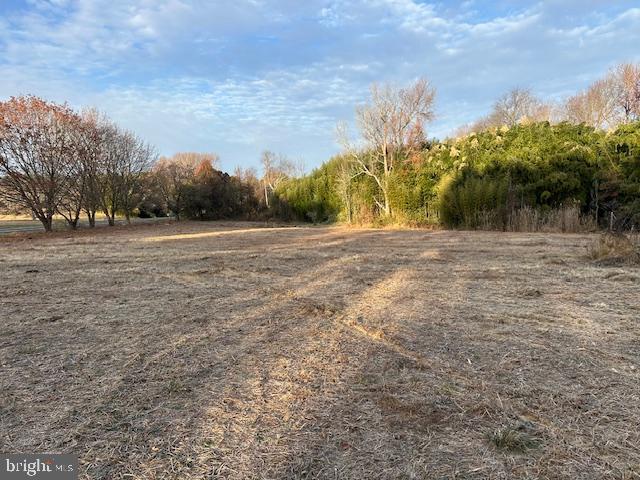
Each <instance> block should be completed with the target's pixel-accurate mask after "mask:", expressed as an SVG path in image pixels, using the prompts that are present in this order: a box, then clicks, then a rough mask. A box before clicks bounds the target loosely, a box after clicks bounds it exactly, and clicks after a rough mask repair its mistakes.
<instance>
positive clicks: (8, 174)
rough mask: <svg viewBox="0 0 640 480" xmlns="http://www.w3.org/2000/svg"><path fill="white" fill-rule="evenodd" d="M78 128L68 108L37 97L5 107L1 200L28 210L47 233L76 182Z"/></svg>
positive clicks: (1, 113)
mask: <svg viewBox="0 0 640 480" xmlns="http://www.w3.org/2000/svg"><path fill="white" fill-rule="evenodd" d="M79 125H80V118H79V117H78V115H76V114H75V113H74V112H73V111H72V110H71V109H70V108H69V107H67V106H66V105H58V104H55V103H50V102H47V101H45V100H42V99H40V98H38V97H33V96H26V97H17V98H16V97H12V98H11V99H10V100H8V101H6V102H0V176H1V177H2V183H3V188H2V189H1V190H0V195H2V196H3V197H4V199H5V200H7V201H8V202H9V203H13V204H16V205H20V206H22V207H24V208H26V209H29V210H30V211H31V212H32V213H33V215H34V216H35V217H36V218H37V219H38V220H40V222H41V223H42V225H43V226H44V229H45V230H46V231H51V229H52V223H53V216H54V214H55V213H56V212H57V211H59V209H60V207H61V205H62V202H63V200H64V199H65V198H66V197H68V196H69V195H70V191H71V184H72V183H73V182H74V181H75V175H76V174H77V165H78V162H79V158H80V156H81V149H80V146H79V143H78V140H77V136H76V135H75V134H74V132H75V131H76V129H77V128H79Z"/></svg>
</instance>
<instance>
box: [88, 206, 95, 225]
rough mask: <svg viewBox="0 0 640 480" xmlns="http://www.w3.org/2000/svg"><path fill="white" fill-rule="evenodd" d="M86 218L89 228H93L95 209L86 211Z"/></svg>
mask: <svg viewBox="0 0 640 480" xmlns="http://www.w3.org/2000/svg"><path fill="white" fill-rule="evenodd" d="M87 220H89V228H95V226H96V212H95V210H89V211H87Z"/></svg>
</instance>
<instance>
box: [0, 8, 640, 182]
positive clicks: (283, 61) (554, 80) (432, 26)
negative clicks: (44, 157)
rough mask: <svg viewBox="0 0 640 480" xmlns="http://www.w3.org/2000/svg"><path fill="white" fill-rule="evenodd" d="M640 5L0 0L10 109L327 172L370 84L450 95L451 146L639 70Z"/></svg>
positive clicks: (441, 130) (4, 93) (225, 160)
mask: <svg viewBox="0 0 640 480" xmlns="http://www.w3.org/2000/svg"><path fill="white" fill-rule="evenodd" d="M639 46H640V2H638V1H637V0H636V1H631V0H629V1H625V0H620V1H601V0H580V1H578V0H548V1H538V2H535V1H528V0H523V1H506V0H503V1H500V0H498V1H485V0H482V1H481V0H476V1H473V0H470V1H464V2H446V1H440V2H427V1H419V0H323V1H316V0H20V1H18V0H0V52H1V55H0V97H2V98H6V97H8V96H11V95H18V94H25V93H32V94H36V95H40V96H43V97H45V98H48V99H51V100H55V101H68V102H69V103H70V104H71V105H72V106H74V107H82V106H95V107H97V108H99V109H100V110H103V111H105V112H106V113H108V114H109V115H110V116H111V117H112V118H113V119H114V120H116V121H117V122H118V123H120V124H121V125H123V126H125V127H127V128H130V129H133V130H135V131H136V132H137V133H138V134H140V135H141V136H142V137H144V138H145V139H147V140H148V141H149V142H151V143H152V144H154V145H155V146H156V147H157V149H158V151H159V152H160V153H161V154H171V153H173V152H176V151H185V150H194V151H215V152H217V153H219V154H220V155H221V157H222V165H223V167H224V168H225V169H228V170H231V169H232V168H233V167H234V166H235V165H243V166H251V165H257V164H258V161H259V156H260V152H261V151H262V150H264V149H271V150H275V151H278V152H282V153H284V154H287V155H288V156H290V157H291V158H293V159H298V160H303V161H304V162H305V164H306V165H307V167H308V168H311V167H314V166H317V165H318V164H320V163H321V162H322V161H323V160H326V159H327V158H328V157H329V156H331V155H332V154H333V153H336V152H337V151H338V146H337V145H336V143H335V137H334V127H335V125H336V123H337V122H339V121H342V120H347V121H350V120H352V119H353V111H354V107H355V105H357V104H359V103H362V102H363V101H364V100H365V99H366V97H367V95H368V86H369V84H370V83H371V82H374V81H379V82H391V83H395V84H398V85H401V84H406V83H408V82H410V81H412V80H414V79H415V78H417V77H419V76H426V77H427V78H429V79H430V80H431V81H432V83H433V84H434V86H435V87H436V88H437V91H438V94H437V104H436V112H437V119H436V121H434V123H433V124H432V125H431V126H430V129H429V135H430V136H438V137H443V136H445V135H447V134H449V133H451V132H452V131H454V130H455V128H456V127H457V126H459V125H461V124H464V123H467V122H470V121H472V120H474V119H476V118H478V117H480V116H481V115H484V114H486V113H487V112H488V110H489V109H490V108H491V105H492V103H493V101H494V100H495V98H496V97H498V96H499V95H500V94H502V93H503V92H505V91H506V90H508V89H510V88H512V87H515V86H520V87H530V88H532V89H533V91H534V92H535V93H537V94H538V95H540V96H543V97H545V98H549V99H552V100H561V99H562V98H563V97H565V96H567V95H569V94H571V93H573V92H575V91H576V90H578V89H581V88H584V87H585V86H587V85H588V84H589V83H590V82H591V81H593V80H594V79H595V78H597V77H599V76H601V75H603V74H604V73H605V72H606V71H607V70H608V69H609V68H610V67H612V66H613V65H615V64H616V63H619V62H622V61H640V48H639Z"/></svg>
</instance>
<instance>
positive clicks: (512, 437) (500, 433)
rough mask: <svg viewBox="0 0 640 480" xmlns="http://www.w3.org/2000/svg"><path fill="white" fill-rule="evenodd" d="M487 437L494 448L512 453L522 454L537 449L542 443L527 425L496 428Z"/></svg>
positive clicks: (530, 426)
mask: <svg viewBox="0 0 640 480" xmlns="http://www.w3.org/2000/svg"><path fill="white" fill-rule="evenodd" d="M488 437H489V441H490V442H491V443H493V444H494V445H495V446H496V448H498V449H499V450H504V451H507V452H512V453H524V452H527V451H528V450H533V449H535V448H538V447H539V446H540V445H541V443H542V440H541V439H540V438H539V437H537V436H536V435H535V433H534V432H533V428H532V425H529V424H528V423H526V424H525V423H521V424H519V425H517V426H515V427H513V426H504V427H501V428H498V429H497V430H494V431H493V432H491V433H489V435H488Z"/></svg>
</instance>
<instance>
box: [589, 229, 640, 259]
mask: <svg viewBox="0 0 640 480" xmlns="http://www.w3.org/2000/svg"><path fill="white" fill-rule="evenodd" d="M587 254H588V256H589V258H591V260H594V261H597V262H599V263H605V264H625V263H626V264H640V237H639V236H638V234H624V233H612V232H607V233H605V234H602V235H600V237H599V238H598V240H597V241H596V242H594V243H593V244H592V245H590V246H589V247H587Z"/></svg>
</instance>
